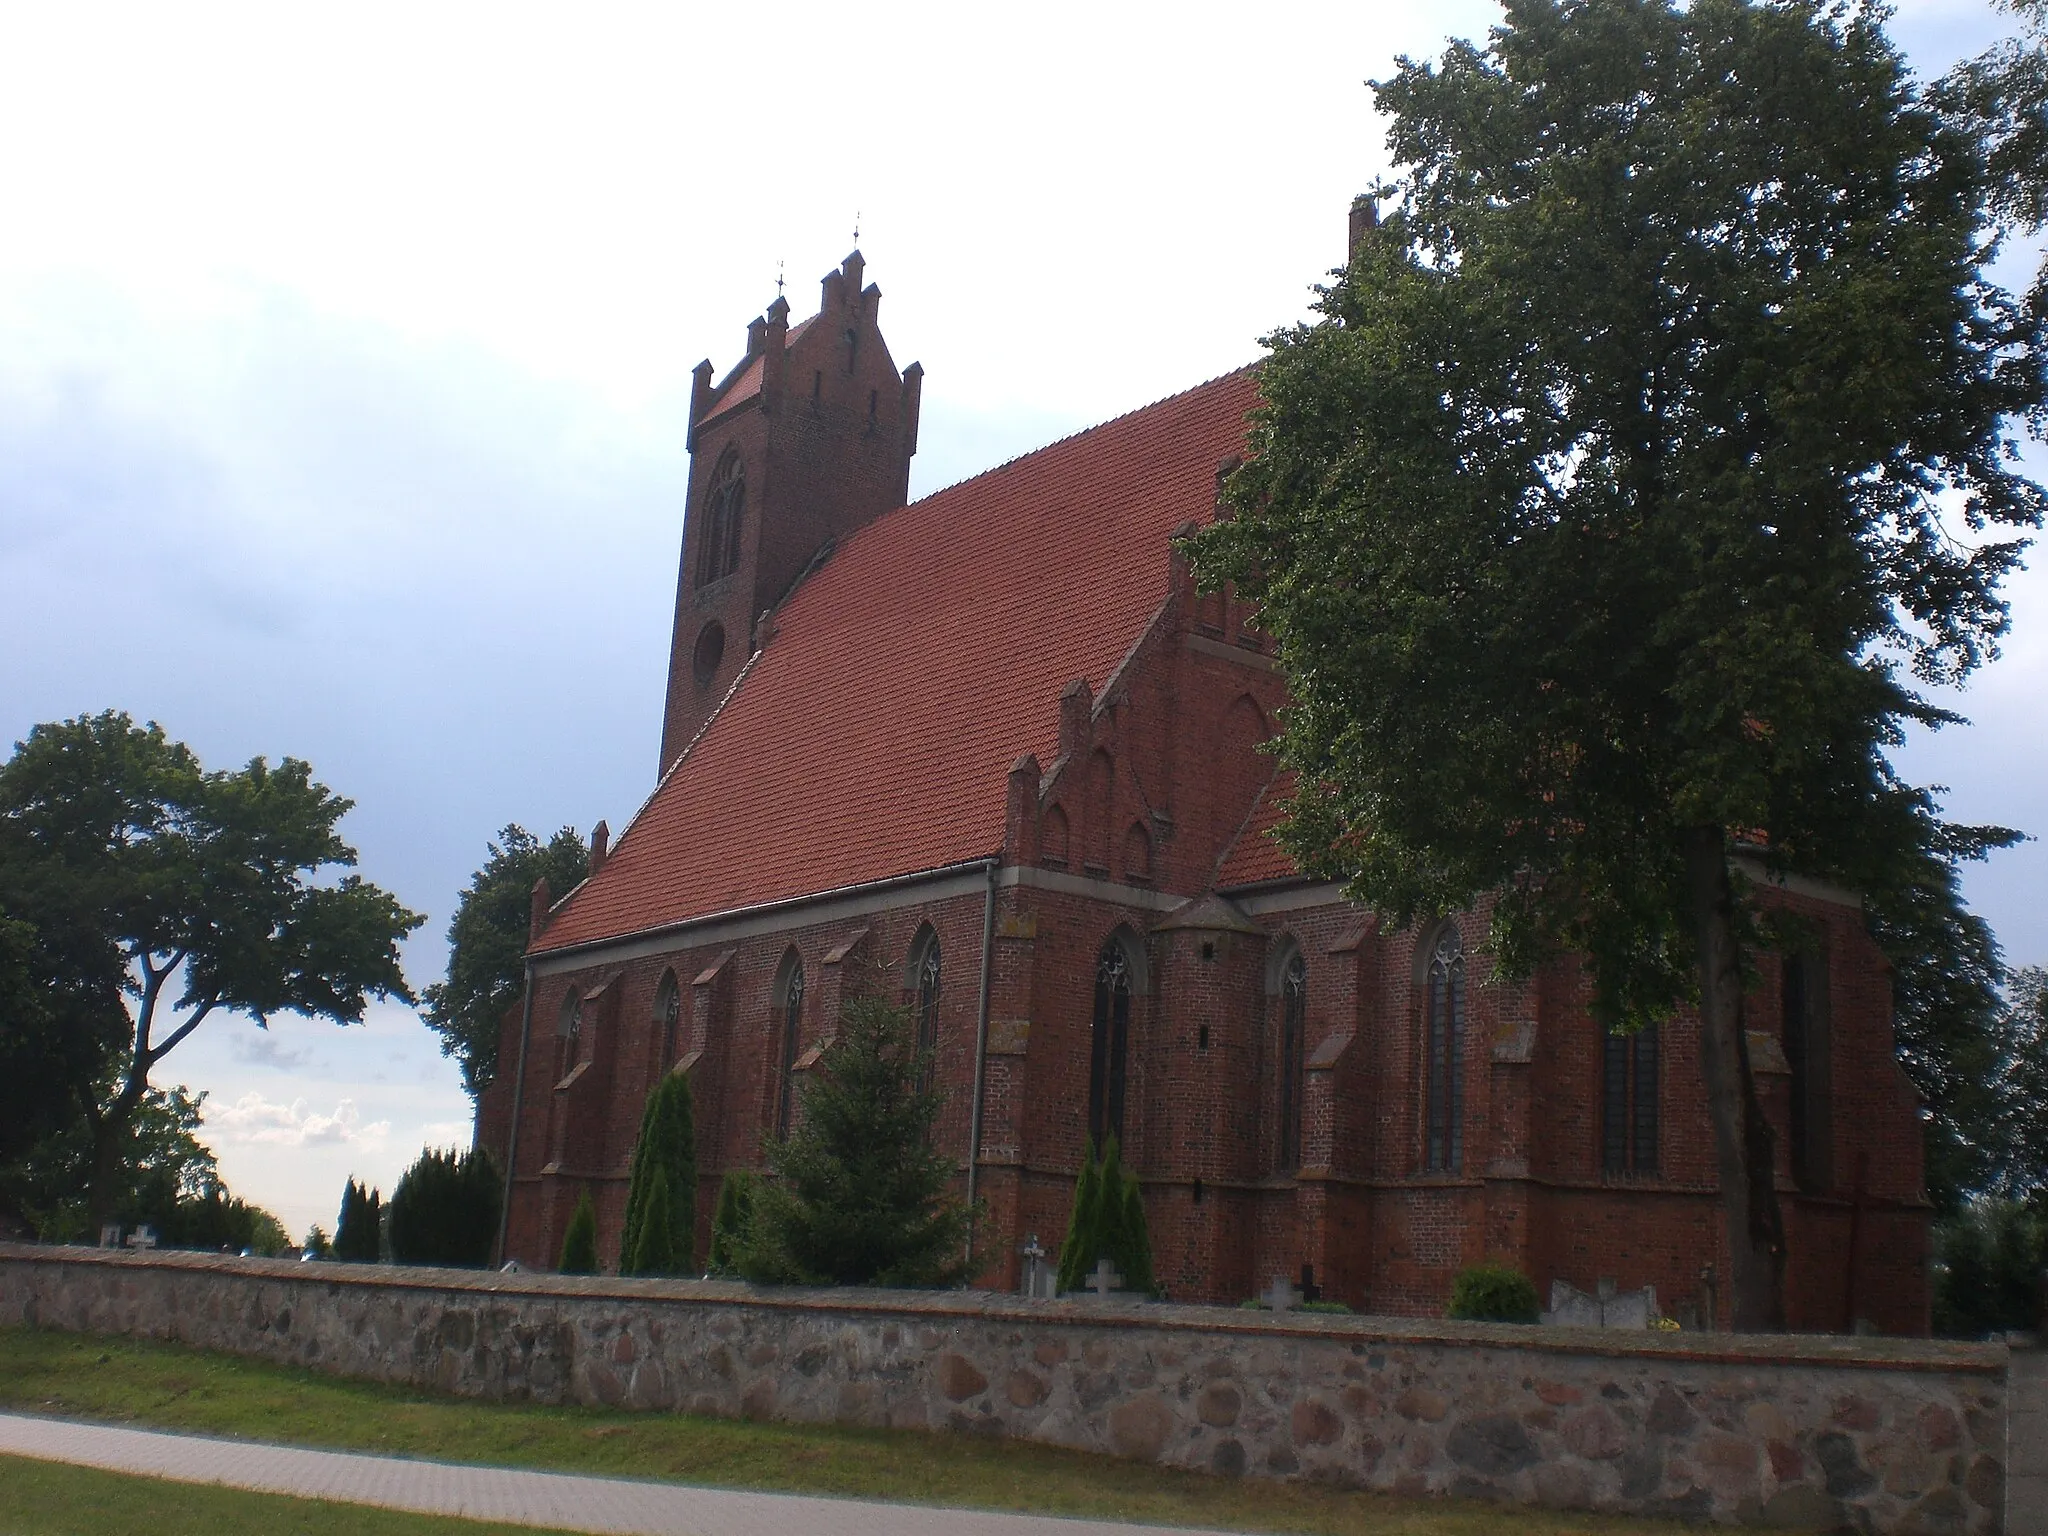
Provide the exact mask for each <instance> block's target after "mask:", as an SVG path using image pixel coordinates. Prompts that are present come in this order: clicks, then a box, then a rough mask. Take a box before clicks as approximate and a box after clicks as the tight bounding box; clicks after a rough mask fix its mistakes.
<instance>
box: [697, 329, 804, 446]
mask: <svg viewBox="0 0 2048 1536" xmlns="http://www.w3.org/2000/svg"><path fill="white" fill-rule="evenodd" d="M817 318H818V317H817V316H816V315H812V316H811V317H810V320H800V321H798V322H797V323H796V324H795V325H792V326H791V327H790V328H789V334H788V335H787V336H785V337H784V338H783V342H782V350H783V351H785V352H787V351H788V350H789V349H790V348H791V347H793V346H795V345H796V339H797V337H799V336H801V335H803V333H804V332H805V331H807V330H809V329H810V328H811V320H815V319H817ZM760 393H761V358H760V356H759V355H758V354H756V355H755V356H753V357H748V358H742V359H741V360H740V362H739V364H738V368H737V376H736V377H734V378H732V379H729V380H728V381H727V382H726V384H725V387H724V392H723V393H722V394H714V395H713V397H712V400H711V404H710V405H708V406H707V407H705V410H704V419H705V420H706V421H709V420H710V419H711V418H712V417H714V416H716V415H717V414H718V413H719V412H720V411H729V410H731V409H732V408H733V407H734V406H736V405H739V404H741V403H743V402H744V401H748V400H751V399H753V398H754V396H756V395H758V394H760Z"/></svg>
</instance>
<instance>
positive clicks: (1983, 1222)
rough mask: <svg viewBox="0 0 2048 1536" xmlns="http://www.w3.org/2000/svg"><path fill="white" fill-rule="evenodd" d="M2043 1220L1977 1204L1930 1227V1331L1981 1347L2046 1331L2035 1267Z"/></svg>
mask: <svg viewBox="0 0 2048 1536" xmlns="http://www.w3.org/2000/svg"><path fill="white" fill-rule="evenodd" d="M2044 1266H2048V1214H2044V1213H2043V1212H2039V1211H2035V1210H2032V1209H2030V1208H2029V1207H2028V1206H2027V1205H2025V1204H2024V1203H2022V1202H2020V1201H2018V1200H2005V1199H1996V1198H1989V1197H1986V1198H1979V1199H1976V1200H1972V1201H1970V1202H1969V1203H1968V1204H1966V1205H1965V1206H1964V1207H1963V1208H1962V1209H1961V1210H1960V1211H1958V1212H1956V1213H1955V1215H1953V1216H1947V1217H1944V1218H1942V1219H1941V1220H1940V1221H1938V1222H1936V1223H1935V1226H1934V1331H1935V1333H1936V1334H1938V1335H1940V1336H1941V1337H1943V1338H1951V1339H1981V1338H1985V1337H1987V1336H1989V1335H1993V1334H1999V1333H2005V1332H2008V1331H2024V1332H2031V1331H2032V1330H2034V1329H2037V1328H2041V1327H2043V1326H2044V1325H2048V1317H2044V1316H2043V1312H2042V1308H2043V1305H2044V1301H2048V1298H2044V1297H2043V1294H2042V1272H2043V1267H2044Z"/></svg>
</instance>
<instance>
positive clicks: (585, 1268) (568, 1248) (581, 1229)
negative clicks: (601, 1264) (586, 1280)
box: [556, 1189, 597, 1275]
mask: <svg viewBox="0 0 2048 1536" xmlns="http://www.w3.org/2000/svg"><path fill="white" fill-rule="evenodd" d="M556 1268H557V1269H558V1270H559V1271H560V1272H561V1273H562V1274H565V1275H594V1274H596V1273H597V1207H596V1206H594V1205H592V1204H591V1203H590V1191H589V1190H587V1189H586V1190H585V1191H583V1198H582V1199H580V1200H578V1201H577V1202H576V1209H575V1210H574V1211H573V1212H572V1213H571V1214H570V1216H569V1230H568V1231H567V1232H566V1233H564V1234H563V1235H562V1262H561V1263H560V1264H559V1265H557V1266H556Z"/></svg>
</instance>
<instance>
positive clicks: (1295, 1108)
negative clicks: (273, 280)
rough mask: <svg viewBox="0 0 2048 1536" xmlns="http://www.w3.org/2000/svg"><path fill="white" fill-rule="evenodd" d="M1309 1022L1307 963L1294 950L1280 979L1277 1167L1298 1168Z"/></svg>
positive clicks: (1299, 1162) (1299, 952)
mask: <svg viewBox="0 0 2048 1536" xmlns="http://www.w3.org/2000/svg"><path fill="white" fill-rule="evenodd" d="M1307 1022H1308V962H1307V961H1305V960H1303V959H1302V958H1301V951H1300V950H1298V949H1297V950H1296V951H1295V952H1294V953H1293V955H1292V956H1290V957H1289V959H1288V961H1287V968H1286V970H1285V971H1283V972H1282V973H1281V977H1280V1051H1279V1058H1280V1060H1279V1066H1280V1117H1279V1118H1280V1167H1281V1168H1283V1169H1295V1168H1299V1167H1300V1166H1301V1099H1302V1037H1303V1035H1304V1034H1305V1033H1306V1027H1307Z"/></svg>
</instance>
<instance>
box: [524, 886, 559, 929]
mask: <svg viewBox="0 0 2048 1536" xmlns="http://www.w3.org/2000/svg"><path fill="white" fill-rule="evenodd" d="M554 904H555V902H554V893H553V892H552V891H550V890H549V889H548V877H547V876H546V875H542V876H541V877H540V878H539V879H538V880H536V881H534V882H533V906H532V907H531V908H530V909H529V910H528V912H527V915H526V942H527V943H529V944H531V943H532V942H533V941H534V940H535V939H538V938H539V937H540V936H541V933H542V931H543V930H545V929H546V927H547V925H548V908H549V907H552V906H553V905H554Z"/></svg>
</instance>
